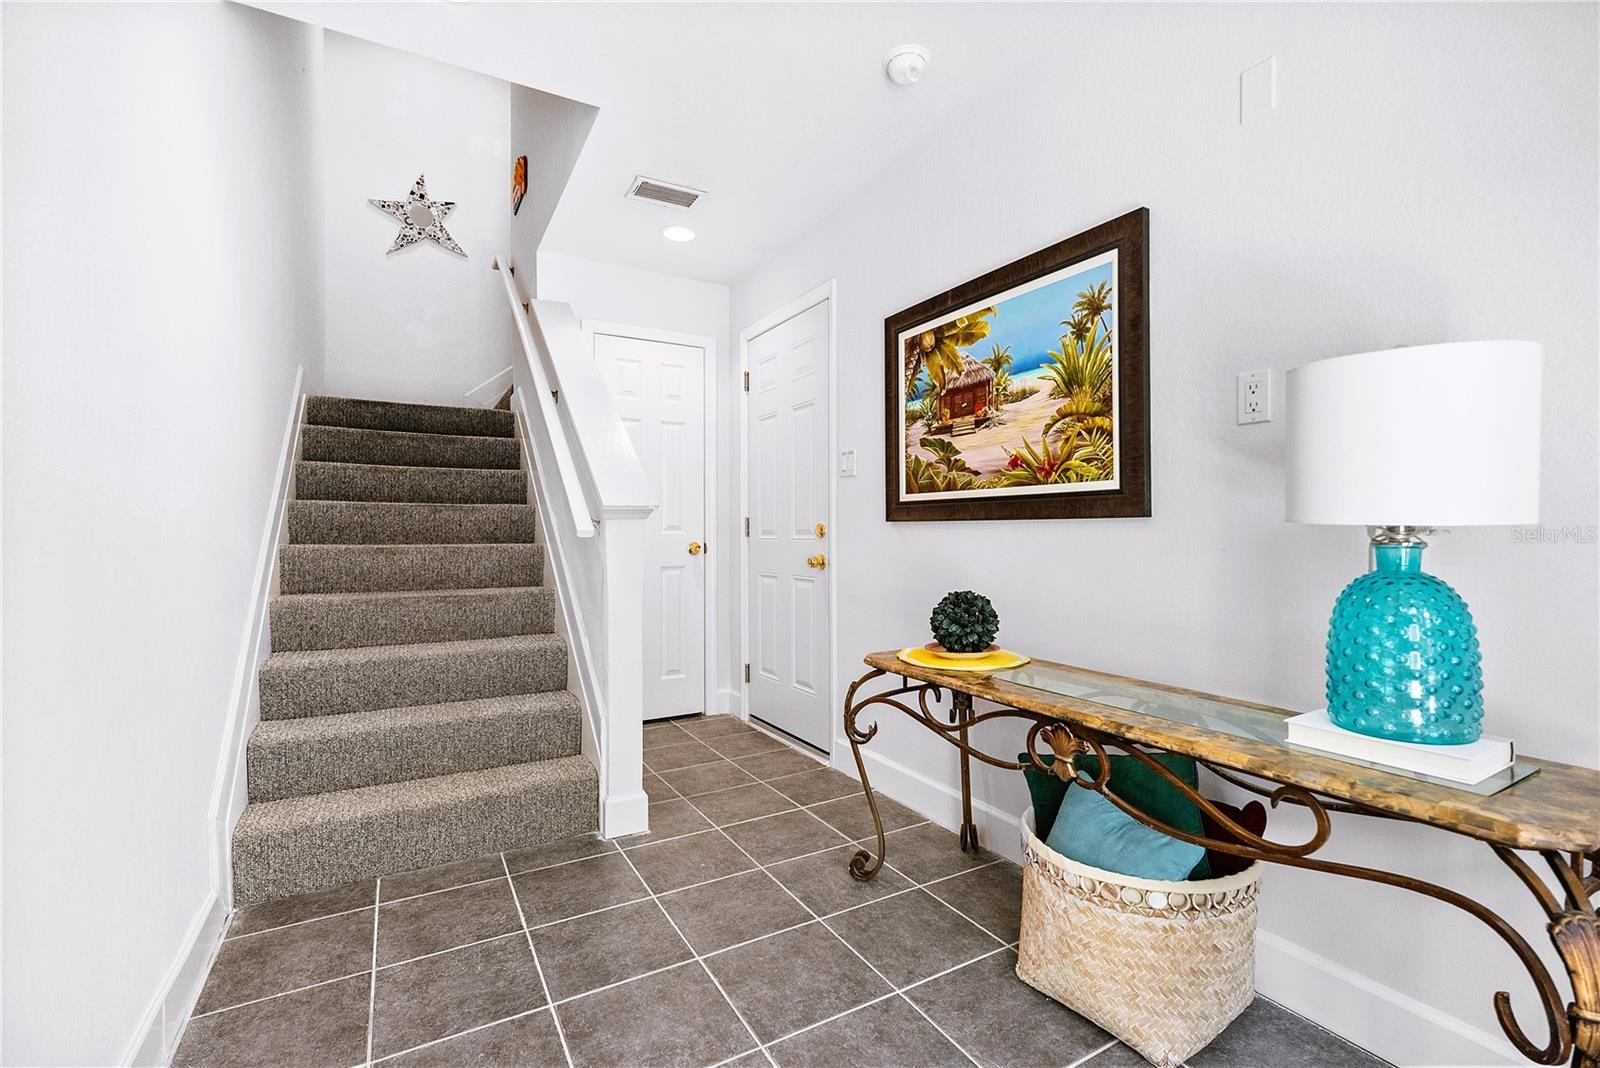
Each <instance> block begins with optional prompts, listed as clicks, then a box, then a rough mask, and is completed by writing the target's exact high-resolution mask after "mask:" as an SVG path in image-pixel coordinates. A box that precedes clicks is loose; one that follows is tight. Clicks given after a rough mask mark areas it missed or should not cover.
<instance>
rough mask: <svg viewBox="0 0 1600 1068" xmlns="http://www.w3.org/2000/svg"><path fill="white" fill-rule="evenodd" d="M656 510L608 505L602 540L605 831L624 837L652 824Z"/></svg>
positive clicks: (602, 818)
mask: <svg viewBox="0 0 1600 1068" xmlns="http://www.w3.org/2000/svg"><path fill="white" fill-rule="evenodd" d="M652 510H653V509H650V508H644V509H639V508H607V509H605V511H604V514H603V516H602V517H601V521H600V536H601V539H602V540H603V543H604V560H605V601H606V644H607V647H608V648H609V650H610V651H611V655H609V656H608V657H607V658H606V692H607V700H606V745H605V752H604V754H603V759H604V760H605V762H606V796H605V799H604V805H605V807H604V809H603V810H602V811H601V813H600V826H601V833H603V834H604V835H605V837H607V838H620V837H622V836H623V835H627V834H637V833H639V832H641V831H645V830H648V829H649V826H650V805H649V798H648V796H646V794H645V792H644V774H643V767H644V660H643V657H641V656H640V655H639V650H640V648H641V647H642V644H643V641H644V598H643V596H642V594H643V591H644V544H645V521H646V520H647V519H648V518H649V516H650V513H651V511H652Z"/></svg>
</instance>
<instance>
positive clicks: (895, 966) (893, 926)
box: [828, 890, 1001, 986]
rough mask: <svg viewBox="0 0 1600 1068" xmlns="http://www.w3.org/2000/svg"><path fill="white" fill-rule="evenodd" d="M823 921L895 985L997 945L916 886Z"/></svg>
mask: <svg viewBox="0 0 1600 1068" xmlns="http://www.w3.org/2000/svg"><path fill="white" fill-rule="evenodd" d="M828 926H829V927H832V928H833V929H834V931H835V932H836V933H837V934H838V935H839V937H840V938H843V939H844V940H845V941H846V942H848V943H850V945H851V946H852V947H853V948H854V949H855V950H856V952H858V953H860V954H861V955H862V956H863V957H865V958H867V960H868V961H869V962H870V963H871V964H872V966H873V967H875V968H877V969H878V970H879V971H880V972H882V973H883V974H884V975H885V976H886V977H887V978H888V980H889V981H890V982H891V983H893V984H894V985H895V986H907V985H909V984H911V983H915V982H919V981H921V980H923V979H926V978H928V977H929V976H930V975H937V974H938V973H939V972H942V971H944V970H945V969H947V968H954V967H955V966H956V965H958V964H964V963H966V962H967V961H970V960H972V959H973V958H974V957H980V956H982V955H983V954H985V953H988V952H991V951H992V950H996V949H999V948H1000V945H1001V943H1000V941H999V940H998V939H996V938H995V937H994V936H993V935H990V934H988V933H987V932H985V931H984V930H983V929H981V928H979V927H976V926H974V925H973V924H971V923H969V922H968V921H966V920H964V919H962V918H961V917H960V916H957V915H956V914H955V913H954V912H951V911H950V910H949V909H948V908H946V907H945V906H944V905H943V904H941V903H940V902H938V901H936V900H934V899H933V898H932V897H929V896H928V894H927V893H926V892H924V891H922V890H913V891H911V892H910V893H909V894H898V895H896V896H894V897H891V898H886V899H884V900H883V901H875V902H873V903H872V904H870V905H867V906H865V907H863V908H859V909H852V910H851V911H849V912H846V913H844V914H843V915H841V916H835V917H833V918H832V919H831V920H829V921H828Z"/></svg>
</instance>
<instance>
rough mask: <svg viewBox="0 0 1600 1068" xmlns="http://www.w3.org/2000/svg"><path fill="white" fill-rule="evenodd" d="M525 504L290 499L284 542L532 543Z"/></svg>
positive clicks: (529, 514)
mask: <svg viewBox="0 0 1600 1068" xmlns="http://www.w3.org/2000/svg"><path fill="white" fill-rule="evenodd" d="M536 532H537V527H536V524H535V521H534V511H533V507H532V506H531V505H527V504H441V503H433V504H410V503H404V502H396V501H300V500H296V501H290V502H289V541H290V542H291V543H294V544H321V545H449V544H471V543H477V542H525V543H528V544H532V543H533V540H534V537H535V534H536Z"/></svg>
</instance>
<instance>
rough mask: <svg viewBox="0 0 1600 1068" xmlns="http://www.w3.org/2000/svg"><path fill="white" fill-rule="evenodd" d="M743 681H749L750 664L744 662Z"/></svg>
mask: <svg viewBox="0 0 1600 1068" xmlns="http://www.w3.org/2000/svg"><path fill="white" fill-rule="evenodd" d="M744 681H745V682H749V681H750V665H749V664H746V665H745V666H744Z"/></svg>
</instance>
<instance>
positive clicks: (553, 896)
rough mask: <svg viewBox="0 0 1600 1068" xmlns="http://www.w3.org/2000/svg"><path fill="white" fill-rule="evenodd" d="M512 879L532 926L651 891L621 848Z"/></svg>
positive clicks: (529, 924) (643, 895)
mask: <svg viewBox="0 0 1600 1068" xmlns="http://www.w3.org/2000/svg"><path fill="white" fill-rule="evenodd" d="M512 882H513V883H515V884H516V887H517V900H518V901H520V902H521V903H522V915H523V916H524V917H526V918H527V921H528V926H530V927H535V926H538V925H539V924H543V923H553V922H555V921H556V920H564V919H567V918H568V917H571V916H576V915H578V914H579V913H580V912H592V911H594V910H595V909H603V908H605V907H607V906H608V905H620V904H622V903H623V902H624V901H637V900H639V899H640V898H642V897H648V896H649V893H650V892H649V891H648V890H646V889H645V885H644V883H642V882H640V881H639V877H638V876H637V875H635V874H634V873H633V866H632V865H630V864H629V863H628V861H627V860H626V858H624V857H623V855H622V854H621V853H620V852H615V853H602V854H600V855H599V856H597V857H590V858H589V859H588V860H580V861H577V862H575V863H572V864H563V865H561V866H560V867H558V868H544V869H543V870H540V871H530V872H525V873H524V874H522V875H518V876H516V877H515V878H513V879H512Z"/></svg>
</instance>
